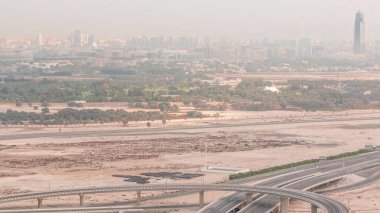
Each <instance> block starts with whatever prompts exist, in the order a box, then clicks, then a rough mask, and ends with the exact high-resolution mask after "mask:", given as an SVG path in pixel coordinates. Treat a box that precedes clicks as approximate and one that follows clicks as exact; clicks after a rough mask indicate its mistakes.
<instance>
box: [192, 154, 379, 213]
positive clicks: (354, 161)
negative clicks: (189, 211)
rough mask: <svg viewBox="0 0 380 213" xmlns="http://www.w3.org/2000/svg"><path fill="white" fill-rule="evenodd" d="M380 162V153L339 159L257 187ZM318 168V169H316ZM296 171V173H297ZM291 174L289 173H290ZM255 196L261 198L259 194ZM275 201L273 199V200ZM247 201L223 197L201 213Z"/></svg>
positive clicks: (237, 196)
mask: <svg viewBox="0 0 380 213" xmlns="http://www.w3.org/2000/svg"><path fill="white" fill-rule="evenodd" d="M374 160H375V161H378V160H380V155H379V153H378V152H377V153H370V154H365V155H359V156H355V157H350V158H346V159H339V160H334V161H327V162H325V163H323V164H318V165H309V166H308V167H300V168H297V170H298V171H299V172H296V173H289V174H286V175H284V176H278V175H277V174H274V176H273V179H271V180H268V181H265V182H261V183H259V184H257V185H260V186H271V187H275V186H281V185H286V184H289V183H291V182H292V180H294V181H296V180H299V179H300V178H307V177H308V176H310V175H312V174H314V175H315V174H319V173H329V172H332V171H334V170H337V169H341V168H342V167H343V165H345V167H346V168H349V166H352V165H356V166H359V167H360V168H362V166H361V165H362V164H363V163H366V162H370V161H374ZM316 166H318V168H315V167H316ZM297 170H296V171H297ZM288 172H289V171H288ZM317 180H322V181H323V180H324V179H323V178H322V179H317ZM254 196H259V195H258V194H256V195H254ZM272 199H273V198H272ZM244 201H245V194H244V193H233V194H232V195H230V196H226V197H223V198H221V199H219V200H217V201H215V202H213V203H210V204H209V205H207V206H206V207H205V208H203V209H201V210H200V211H199V212H207V213H211V212H215V210H216V209H218V210H221V211H219V212H230V211H232V210H234V209H235V208H236V207H238V206H240V205H241V204H243V203H244ZM275 201H276V202H275V203H276V205H277V204H278V202H279V199H278V198H276V199H275ZM254 204H256V202H254V203H252V204H251V205H248V206H247V207H246V208H247V209H250V208H251V207H250V206H254ZM258 205H263V206H266V207H271V206H270V205H269V203H268V201H267V200H263V202H261V201H260V202H259V204H258ZM246 212H256V211H246Z"/></svg>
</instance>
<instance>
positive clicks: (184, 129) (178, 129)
mask: <svg viewBox="0 0 380 213" xmlns="http://www.w3.org/2000/svg"><path fill="white" fill-rule="evenodd" d="M379 119H380V117H372V118H368V117H367V118H336V119H324V120H322V119H316V120H286V121H267V122H265V121H264V122H245V121H240V122H238V123H215V124H209V125H199V126H175V127H171V126H168V127H156V128H152V127H151V128H148V127H146V128H145V127H144V128H134V129H128V127H126V128H125V130H102V129H101V128H100V129H99V130H97V131H93V130H92V131H70V132H64V131H63V132H58V131H57V132H43V133H21V134H6V135H0V141H1V140H17V139H32V138H78V137H104V136H138V135H166V134H177V135H181V134H183V135H186V134H190V135H193V134H199V132H196V130H198V131H202V130H205V129H215V130H218V129H220V128H238V127H250V126H266V125H278V124H303V123H326V122H336V121H361V120H363V121H364V120H379ZM190 130H192V131H190ZM194 131H195V132H194Z"/></svg>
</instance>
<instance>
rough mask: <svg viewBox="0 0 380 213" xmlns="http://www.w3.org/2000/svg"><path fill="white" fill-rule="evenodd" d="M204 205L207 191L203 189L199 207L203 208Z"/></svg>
mask: <svg viewBox="0 0 380 213" xmlns="http://www.w3.org/2000/svg"><path fill="white" fill-rule="evenodd" d="M204 205H205V191H203V190H202V191H200V192H199V207H200V208H203V206H204Z"/></svg>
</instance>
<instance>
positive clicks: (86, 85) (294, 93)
mask: <svg viewBox="0 0 380 213" xmlns="http://www.w3.org/2000/svg"><path fill="white" fill-rule="evenodd" d="M271 85H272V83H271V82H266V81H258V80H244V81H242V82H241V83H240V84H239V85H237V86H236V87H231V86H216V85H209V84H207V83H201V82H194V81H192V82H175V81H174V82H172V83H171V84H169V85H168V84H166V83H165V84H164V83H162V84H159V83H154V84H150V83H146V84H144V85H137V84H129V83H126V82H124V81H96V82H93V81H70V82H69V81H48V80H43V81H37V82H35V81H32V80H25V79H24V80H18V81H6V82H5V83H3V84H1V85H0V101H3V102H17V103H18V105H20V103H28V102H29V103H30V102H45V103H48V102H61V103H62V102H69V101H72V100H84V101H87V102H105V101H107V102H108V101H126V102H129V103H130V106H132V107H136V108H152V109H160V110H161V111H163V112H175V111H177V110H178V107H177V106H176V105H175V104H169V103H168V102H183V103H184V104H185V105H192V106H194V107H195V108H196V109H213V110H225V109H226V108H227V106H232V108H233V109H237V110H272V109H288V108H291V107H296V108H300V109H305V110H332V109H355V108H360V107H363V106H364V105H368V104H370V103H375V102H379V101H380V84H379V83H378V82H377V81H327V80H316V81H303V80H292V81H288V82H284V83H277V84H276V86H278V87H279V88H280V91H281V92H279V93H275V92H271V91H267V90H265V89H264V88H265V87H267V86H271ZM210 101H215V102H219V103H221V104H219V105H210V104H208V103H209V102H210Z"/></svg>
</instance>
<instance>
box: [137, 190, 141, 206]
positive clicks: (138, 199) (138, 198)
mask: <svg viewBox="0 0 380 213" xmlns="http://www.w3.org/2000/svg"><path fill="white" fill-rule="evenodd" d="M137 202H139V203H140V202H141V191H137Z"/></svg>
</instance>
